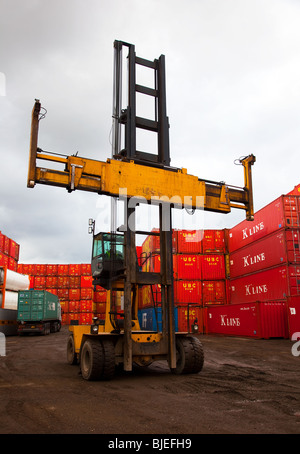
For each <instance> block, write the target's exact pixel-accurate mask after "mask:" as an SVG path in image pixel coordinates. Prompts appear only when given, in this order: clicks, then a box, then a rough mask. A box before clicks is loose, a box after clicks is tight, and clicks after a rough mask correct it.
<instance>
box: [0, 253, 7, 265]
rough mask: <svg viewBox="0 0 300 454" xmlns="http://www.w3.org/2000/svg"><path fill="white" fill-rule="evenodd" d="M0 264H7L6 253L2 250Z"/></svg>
mask: <svg viewBox="0 0 300 454" xmlns="http://www.w3.org/2000/svg"><path fill="white" fill-rule="evenodd" d="M0 265H1V266H8V255H6V254H4V252H0Z"/></svg>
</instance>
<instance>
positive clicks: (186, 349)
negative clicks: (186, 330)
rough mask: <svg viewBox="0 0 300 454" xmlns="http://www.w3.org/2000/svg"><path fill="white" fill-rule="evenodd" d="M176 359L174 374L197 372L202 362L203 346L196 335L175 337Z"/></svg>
mask: <svg viewBox="0 0 300 454" xmlns="http://www.w3.org/2000/svg"><path fill="white" fill-rule="evenodd" d="M176 351H177V361H176V369H175V370H174V373H175V374H178V375H179V374H197V373H198V372H200V371H201V369H202V367H203V363H204V353H203V347H202V344H201V342H200V341H199V339H197V338H196V337H178V338H177V339H176Z"/></svg>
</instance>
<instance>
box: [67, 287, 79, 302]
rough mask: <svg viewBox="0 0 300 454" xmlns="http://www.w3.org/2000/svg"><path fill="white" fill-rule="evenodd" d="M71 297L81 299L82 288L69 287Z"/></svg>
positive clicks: (71, 298)
mask: <svg viewBox="0 0 300 454" xmlns="http://www.w3.org/2000/svg"><path fill="white" fill-rule="evenodd" d="M69 299H70V300H80V288H69Z"/></svg>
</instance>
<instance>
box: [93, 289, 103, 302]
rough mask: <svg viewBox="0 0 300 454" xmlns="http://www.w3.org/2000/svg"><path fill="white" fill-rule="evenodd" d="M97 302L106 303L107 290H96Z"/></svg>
mask: <svg viewBox="0 0 300 454" xmlns="http://www.w3.org/2000/svg"><path fill="white" fill-rule="evenodd" d="M94 301H95V303H106V290H104V291H99V290H97V291H96V292H94Z"/></svg>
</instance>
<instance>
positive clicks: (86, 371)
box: [80, 339, 104, 381]
mask: <svg viewBox="0 0 300 454" xmlns="http://www.w3.org/2000/svg"><path fill="white" fill-rule="evenodd" d="M103 365H104V352H103V346H102V344H101V343H100V342H99V340H89V339H88V340H86V341H85V342H84V344H83V346H82V348H81V353H80V369H81V375H82V377H83V378H84V379H85V380H89V381H91V380H100V379H101V378H102V374H103Z"/></svg>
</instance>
